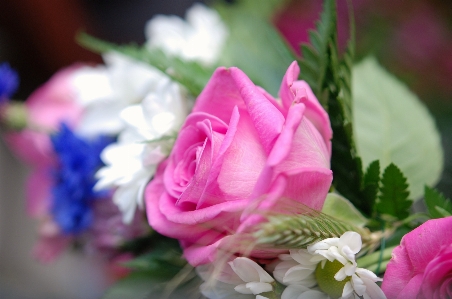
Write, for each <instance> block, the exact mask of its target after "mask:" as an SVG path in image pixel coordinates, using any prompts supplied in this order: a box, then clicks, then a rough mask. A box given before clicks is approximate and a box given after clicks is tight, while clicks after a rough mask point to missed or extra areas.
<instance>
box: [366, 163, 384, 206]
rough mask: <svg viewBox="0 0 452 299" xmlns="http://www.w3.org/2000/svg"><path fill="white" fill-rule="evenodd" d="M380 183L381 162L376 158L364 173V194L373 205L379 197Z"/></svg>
mask: <svg viewBox="0 0 452 299" xmlns="http://www.w3.org/2000/svg"><path fill="white" fill-rule="evenodd" d="M379 184H380V162H379V161H378V160H376V161H373V162H372V163H370V164H369V167H367V170H366V173H365V175H364V195H365V198H366V200H367V201H369V202H370V204H371V205H374V203H375V201H376V199H377V195H378V190H379Z"/></svg>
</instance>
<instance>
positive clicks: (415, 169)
mask: <svg viewBox="0 0 452 299" xmlns="http://www.w3.org/2000/svg"><path fill="white" fill-rule="evenodd" d="M353 94H354V99H353V117H354V130H355V134H356V135H355V136H356V139H355V141H356V147H357V150H358V153H359V155H360V156H361V157H362V159H363V163H364V165H368V164H369V163H370V162H372V161H374V160H380V163H381V165H380V166H381V167H382V168H384V167H386V166H388V165H389V164H390V163H394V164H396V165H398V166H399V167H400V169H401V170H402V171H403V173H404V174H405V175H406V176H407V179H408V182H409V184H410V192H411V195H412V197H413V198H414V199H418V198H419V197H420V196H422V194H423V190H422V186H424V185H433V184H435V183H436V182H437V181H438V179H439V177H440V175H441V172H442V165H443V152H442V147H441V142H440V136H439V134H438V131H437V130H436V128H435V124H434V121H433V119H432V117H431V116H430V114H429V112H428V111H427V109H426V108H425V106H424V105H423V104H422V103H421V102H420V101H419V99H418V98H417V97H416V95H414V94H413V93H412V92H410V91H409V90H408V88H407V87H406V86H405V85H403V84H402V83H401V82H400V81H399V80H397V79H396V78H395V77H394V76H393V75H391V74H389V73H388V72H387V71H386V70H384V69H383V68H382V67H381V66H379V65H378V63H377V61H376V60H375V58H366V59H364V60H363V61H362V62H361V63H360V64H358V65H357V66H356V67H355V68H354V69H353Z"/></svg>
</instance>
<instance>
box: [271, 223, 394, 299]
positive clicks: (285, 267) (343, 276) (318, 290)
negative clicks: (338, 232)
mask: <svg viewBox="0 0 452 299" xmlns="http://www.w3.org/2000/svg"><path fill="white" fill-rule="evenodd" d="M361 246H362V242H361V236H360V235H359V234H358V233H356V232H346V233H344V234H343V235H342V236H341V237H340V238H329V239H325V240H322V241H320V242H317V243H315V244H313V245H310V246H308V249H307V250H304V249H301V250H291V251H290V255H287V254H282V255H280V256H279V259H280V260H281V262H280V263H279V264H277V265H276V267H275V270H274V272H273V274H274V276H275V279H276V280H278V281H279V282H281V283H282V284H284V285H286V286H287V288H286V289H285V290H284V292H283V294H282V297H281V298H282V299H304V298H319V299H327V298H329V296H328V294H330V295H332V296H334V297H337V296H339V294H341V297H340V298H341V299H349V298H354V299H359V298H360V297H359V296H361V297H362V298H364V299H383V298H386V297H385V295H384V293H383V291H382V290H381V289H380V287H379V286H378V285H377V284H376V283H375V282H377V281H381V279H380V278H378V277H377V276H376V275H375V274H374V273H372V272H371V271H369V270H366V269H363V268H358V267H357V264H356V261H355V255H356V253H358V252H359V251H360V250H361ZM333 262H338V263H337V265H338V266H340V265H341V264H342V265H343V267H341V268H340V269H339V271H337V270H334V269H337V268H335V267H337V266H333V267H332V268H328V266H329V265H334V264H327V263H333ZM331 269H333V270H331ZM317 271H320V273H322V271H325V272H323V274H320V276H316V275H317V274H318V272H317ZM328 271H330V272H332V273H331V274H329V272H328ZM336 271H337V272H336ZM335 272H336V273H335ZM329 275H331V276H329ZM333 275H334V277H333ZM319 277H320V278H319ZM325 277H327V278H326V281H322V280H323V279H325ZM328 277H331V278H328ZM317 279H322V280H317ZM331 280H333V281H334V280H335V281H337V282H341V281H343V287H342V286H341V289H336V290H334V289H331V288H328V289H329V290H327V291H325V290H324V289H322V286H330V284H329V283H331ZM336 285H337V286H340V284H336ZM331 291H333V292H334V293H333V294H331V293H330V292H331ZM325 292H327V293H328V294H327V293H325ZM334 294H335V295H334Z"/></svg>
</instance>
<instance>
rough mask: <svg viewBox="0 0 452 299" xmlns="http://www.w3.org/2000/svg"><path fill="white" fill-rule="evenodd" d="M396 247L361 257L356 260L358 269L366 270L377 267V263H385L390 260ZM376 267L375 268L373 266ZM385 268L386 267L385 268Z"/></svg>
mask: <svg viewBox="0 0 452 299" xmlns="http://www.w3.org/2000/svg"><path fill="white" fill-rule="evenodd" d="M396 247H397V246H392V247H388V248H386V249H384V250H383V251H381V250H379V251H376V252H374V253H371V254H368V255H366V256H363V257H361V258H359V259H358V260H357V263H358V267H360V268H366V269H368V268H369V267H370V266H372V265H378V263H379V261H381V262H382V264H383V263H384V262H385V261H389V260H390V259H391V254H392V251H393V250H394V248H396ZM375 267H376V266H375ZM385 268H386V267H385Z"/></svg>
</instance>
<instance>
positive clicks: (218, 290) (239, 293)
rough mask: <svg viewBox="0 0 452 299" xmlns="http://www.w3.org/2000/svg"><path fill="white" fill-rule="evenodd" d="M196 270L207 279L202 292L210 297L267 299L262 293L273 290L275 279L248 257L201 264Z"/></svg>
mask: <svg viewBox="0 0 452 299" xmlns="http://www.w3.org/2000/svg"><path fill="white" fill-rule="evenodd" d="M196 270H197V272H198V274H199V276H200V277H201V278H202V279H203V280H204V281H205V282H204V283H203V284H202V285H201V292H202V294H203V295H204V296H206V297H207V298H210V299H236V298H240V299H252V298H253V299H254V298H255V299H266V298H267V297H265V296H262V295H260V294H262V293H265V292H271V291H272V290H273V286H272V283H273V282H274V279H273V278H272V277H271V276H270V275H269V274H268V273H267V272H266V271H265V270H264V269H262V267H261V266H259V265H258V264H257V263H256V262H254V261H252V260H250V259H249V258H246V257H238V258H235V259H234V260H233V261H231V262H229V263H227V264H223V265H221V266H220V265H212V264H211V265H203V266H199V267H197V268H196ZM267 299H268V298H267Z"/></svg>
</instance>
